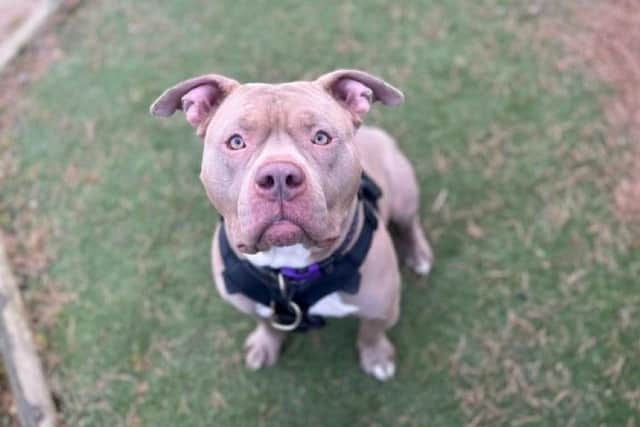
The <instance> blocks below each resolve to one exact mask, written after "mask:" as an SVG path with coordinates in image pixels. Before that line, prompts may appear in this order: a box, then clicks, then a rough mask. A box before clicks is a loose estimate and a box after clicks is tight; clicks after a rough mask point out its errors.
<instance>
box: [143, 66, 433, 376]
mask: <svg viewBox="0 0 640 427" xmlns="http://www.w3.org/2000/svg"><path fill="white" fill-rule="evenodd" d="M403 101H404V95H403V94H402V92H401V91H400V90H398V89H396V88H394V87H393V86H391V85H390V84H389V83H387V82H385V81H384V80H382V79H380V78H378V77H376V76H373V75H371V74H369V73H366V72H363V71H359V70H346V69H345V70H336V71H333V72H330V73H328V74H325V75H322V76H320V77H319V78H318V79H316V80H314V81H294V82H288V83H279V84H266V83H247V84H240V83H239V82H237V81H236V80H233V79H231V78H228V77H225V76H222V75H216V74H209V75H202V76H198V77H195V78H191V79H189V80H185V81H183V82H181V83H178V84H177V85H175V86H173V87H171V88H169V89H167V90H166V91H165V92H164V93H163V94H162V95H161V96H160V97H159V98H158V99H157V100H156V101H155V102H154V103H153V104H152V106H151V109H150V111H151V113H152V114H153V115H155V116H160V117H168V116H171V115H172V114H173V113H174V112H176V111H177V110H181V111H182V112H183V113H184V115H185V118H186V120H187V121H188V122H189V123H190V124H191V125H192V126H193V127H194V128H195V130H196V132H197V134H198V135H199V136H200V137H201V139H202V141H203V155H202V168H201V173H200V180H201V181H202V184H203V185H204V189H205V191H206V194H207V196H208V198H209V200H210V202H211V203H212V204H213V206H214V207H215V209H216V210H217V212H218V213H219V214H220V215H221V221H220V223H219V224H218V226H217V227H216V230H215V232H214V235H213V240H212V246H211V249H212V251H211V259H212V269H213V276H214V281H215V284H216V287H217V290H218V292H219V293H220V295H221V297H222V298H223V299H224V300H226V301H227V302H229V303H231V304H232V305H233V306H235V307H236V308H237V309H239V310H240V311H242V312H244V313H247V314H250V315H252V316H255V318H256V319H257V327H256V328H255V330H253V332H251V334H249V336H248V337H247V339H246V344H245V349H246V354H245V362H246V365H247V367H248V368H250V369H259V368H262V367H266V366H271V365H273V364H274V363H275V362H276V361H277V359H278V357H279V353H280V348H281V346H282V343H283V340H284V339H285V337H286V335H287V334H288V333H289V332H291V331H304V330H308V329H313V328H316V327H320V326H322V325H323V324H324V322H325V318H326V317H344V316H349V315H353V316H357V317H358V318H359V319H360V326H359V331H358V337H357V347H358V350H359V355H360V364H361V366H362V368H363V370H364V371H365V372H366V373H368V374H370V375H372V376H374V377H375V378H376V379H378V380H381V381H384V380H387V379H389V378H391V377H393V376H394V374H395V370H396V367H395V349H394V346H393V344H392V343H391V342H390V341H389V339H388V337H387V335H386V331H387V330H388V329H389V328H391V327H392V326H393V325H394V324H395V323H396V321H397V320H398V316H399V303H400V283H401V277H400V272H399V267H398V257H397V254H396V251H395V248H394V241H393V240H392V238H391V235H390V233H389V231H388V229H387V227H386V226H387V225H390V226H392V228H393V230H394V238H395V243H396V246H397V247H398V252H399V253H400V254H402V256H403V258H404V261H405V262H406V263H407V265H408V266H409V267H410V268H412V269H413V270H414V271H415V272H416V273H418V274H422V275H426V274H428V273H429V271H430V269H431V267H432V265H433V261H434V258H433V251H432V249H431V246H430V245H429V243H428V241H427V239H426V237H425V234H424V231H423V228H422V226H421V221H420V218H419V213H418V210H419V194H418V184H417V181H416V177H415V173H414V171H413V169H412V167H411V165H410V163H409V161H408V160H407V158H406V157H405V156H404V155H403V154H402V153H401V152H400V150H399V148H398V145H397V144H396V142H395V141H394V140H393V138H391V137H390V136H389V135H388V134H387V133H385V132H384V131H383V130H381V129H378V128H374V127H365V126H363V125H362V122H363V119H364V118H365V116H366V115H367V113H368V112H369V110H370V108H371V106H372V105H373V104H374V103H375V102H380V103H382V104H384V105H390V106H396V105H399V104H401V103H402V102H403Z"/></svg>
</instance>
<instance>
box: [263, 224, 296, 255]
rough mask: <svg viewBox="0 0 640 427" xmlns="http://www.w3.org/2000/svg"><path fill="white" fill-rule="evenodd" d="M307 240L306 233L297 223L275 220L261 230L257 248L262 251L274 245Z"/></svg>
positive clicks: (292, 243)
mask: <svg viewBox="0 0 640 427" xmlns="http://www.w3.org/2000/svg"><path fill="white" fill-rule="evenodd" d="M305 240H307V238H306V233H305V231H304V230H303V229H302V227H300V226H299V225H297V224H295V223H293V222H291V221H287V220H280V221H276V222H274V223H272V224H270V225H269V226H267V228H265V230H264V231H263V232H262V236H260V239H259V240H258V244H257V247H258V250H260V251H264V250H268V249H269V248H272V247H274V246H291V245H295V244H296V243H303V242H305Z"/></svg>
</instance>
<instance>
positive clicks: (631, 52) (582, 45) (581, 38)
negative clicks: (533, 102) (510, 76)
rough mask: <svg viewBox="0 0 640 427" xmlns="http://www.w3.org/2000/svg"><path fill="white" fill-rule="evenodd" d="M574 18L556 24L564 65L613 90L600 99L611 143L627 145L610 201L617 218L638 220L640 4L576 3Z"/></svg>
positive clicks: (626, 0) (616, 0) (617, 0)
mask: <svg viewBox="0 0 640 427" xmlns="http://www.w3.org/2000/svg"><path fill="white" fill-rule="evenodd" d="M570 10H571V12H572V14H573V21H572V22H570V24H569V25H567V24H566V23H564V25H559V24H556V25H555V31H553V34H554V35H557V36H558V37H559V38H560V40H561V41H562V43H563V45H564V47H565V51H566V52H567V55H566V57H565V58H564V59H563V60H562V61H560V63H559V65H560V67H561V68H563V69H569V68H579V69H582V70H586V71H587V72H588V73H589V75H590V76H592V77H595V78H597V79H599V80H601V81H603V82H605V83H606V84H607V85H609V86H610V87H611V88H612V89H613V93H612V94H611V95H610V96H606V97H604V98H603V99H602V104H603V110H604V113H605V117H606V119H607V123H608V124H609V129H608V138H609V141H608V144H609V145H610V146H611V147H619V146H621V145H623V146H628V148H626V150H625V151H626V152H625V153H624V155H622V156H621V157H622V158H621V159H620V163H619V164H617V165H614V167H612V172H613V173H614V174H616V175H617V176H616V177H615V178H616V184H615V188H614V190H613V202H614V203H615V207H616V212H617V214H618V215H619V216H620V218H621V219H623V220H624V221H627V222H629V223H635V224H639V223H640V7H638V2H637V1H636V0H607V1H594V2H578V3H577V4H575V5H573V6H572V7H571V8H570Z"/></svg>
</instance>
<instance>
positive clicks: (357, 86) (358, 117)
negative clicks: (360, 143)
mask: <svg viewBox="0 0 640 427" xmlns="http://www.w3.org/2000/svg"><path fill="white" fill-rule="evenodd" d="M316 82H317V83H319V84H320V85H321V86H322V87H324V89H325V90H327V91H328V92H329V93H330V94H331V96H333V97H334V98H335V99H336V100H337V101H338V102H339V103H340V104H342V105H343V106H344V107H345V108H346V109H347V110H349V112H350V113H351V114H352V116H353V119H354V123H356V124H357V125H359V124H360V123H362V120H363V119H364V116H365V115H366V114H367V112H369V109H370V108H371V104H373V103H374V102H376V101H380V102H382V103H383V104H384V105H400V104H402V101H404V95H403V94H402V92H401V91H400V90H398V89H396V88H395V87H393V86H391V85H390V84H389V83H387V82H385V81H384V80H382V79H380V78H378V77H376V76H372V75H371V74H369V73H365V72H364V71H358V70H336V71H332V72H331V73H328V74H325V75H323V76H321V77H319V78H318V79H317V80H316Z"/></svg>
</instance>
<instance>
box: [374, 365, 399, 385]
mask: <svg viewBox="0 0 640 427" xmlns="http://www.w3.org/2000/svg"><path fill="white" fill-rule="evenodd" d="M395 373H396V365H395V363H393V362H392V361H387V362H384V363H379V364H377V365H375V366H374V367H373V372H371V374H372V375H373V376H374V377H375V378H376V379H377V380H379V381H386V380H388V379H391V378H393V376H394V375H395Z"/></svg>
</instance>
